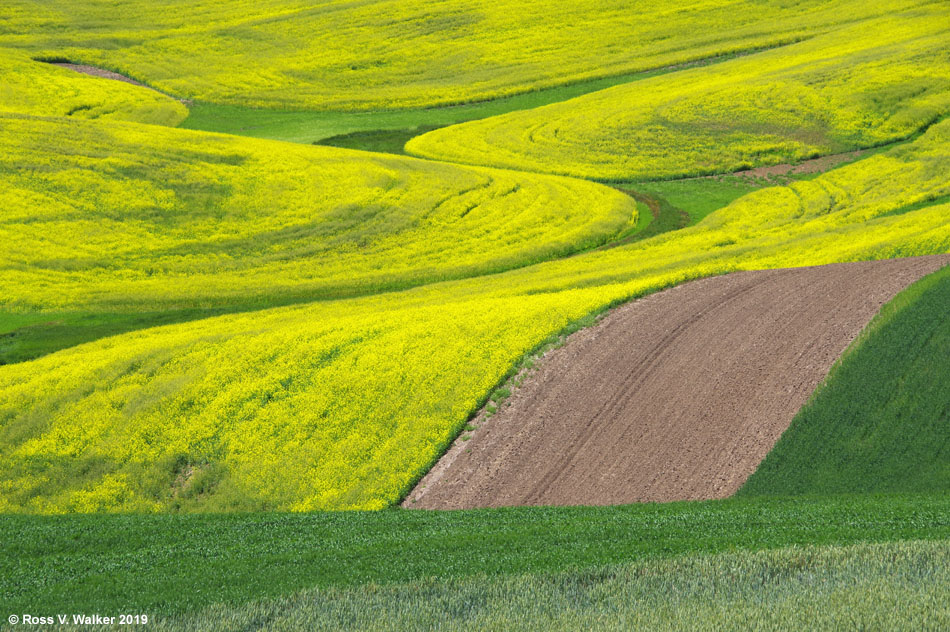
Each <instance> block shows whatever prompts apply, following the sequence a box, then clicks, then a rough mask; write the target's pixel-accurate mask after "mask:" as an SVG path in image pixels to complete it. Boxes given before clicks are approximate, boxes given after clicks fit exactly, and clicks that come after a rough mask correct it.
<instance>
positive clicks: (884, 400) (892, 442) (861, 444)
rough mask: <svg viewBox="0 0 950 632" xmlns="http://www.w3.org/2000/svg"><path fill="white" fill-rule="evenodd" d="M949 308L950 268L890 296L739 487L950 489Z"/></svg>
mask: <svg viewBox="0 0 950 632" xmlns="http://www.w3.org/2000/svg"><path fill="white" fill-rule="evenodd" d="M948 314H950V269H945V270H943V271H941V272H938V273H936V274H933V275H931V276H929V277H927V278H925V279H923V280H921V281H920V282H918V283H916V284H914V285H913V286H911V287H910V288H908V289H907V290H906V291H904V292H902V293H901V294H900V295H899V296H898V297H897V298H896V299H895V300H894V301H893V302H891V303H890V304H888V305H887V306H886V307H885V308H884V309H883V310H882V312H881V314H880V315H879V316H878V317H877V318H875V320H874V322H873V323H872V324H871V326H870V327H869V328H868V330H867V331H866V332H865V333H864V334H863V335H862V336H861V338H860V339H858V340H857V341H855V343H854V345H853V346H852V348H850V349H849V350H848V352H847V353H846V354H845V355H844V357H843V358H842V359H841V361H840V362H839V363H838V365H837V366H835V368H834V370H833V371H832V372H831V375H830V376H829V377H828V380H827V382H826V383H825V384H823V385H822V387H821V388H820V389H819V390H818V392H817V393H816V394H815V396H814V398H813V399H812V400H811V401H810V402H808V404H807V405H806V406H805V407H804V408H802V410H801V411H800V412H799V413H798V415H797V416H796V417H795V419H794V420H793V421H792V424H791V426H790V427H789V429H788V430H787V431H786V432H785V434H784V435H783V436H782V438H781V440H780V441H779V442H778V444H776V446H775V449H774V450H772V452H770V453H769V455H768V456H767V457H766V459H765V461H764V462H763V463H762V465H761V466H760V467H759V469H758V470H757V471H756V472H755V474H753V475H752V477H750V478H749V480H748V481H747V482H746V484H745V485H744V486H743V488H742V489H741V490H740V492H739V494H740V495H742V496H759V495H764V494H767V495H779V494H844V493H867V492H893V491H903V492H946V491H947V490H950V379H948V376H950V318H948Z"/></svg>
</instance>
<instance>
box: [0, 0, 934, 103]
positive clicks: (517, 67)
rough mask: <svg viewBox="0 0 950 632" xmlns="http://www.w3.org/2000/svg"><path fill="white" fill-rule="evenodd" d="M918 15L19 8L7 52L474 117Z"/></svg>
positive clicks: (524, 6) (701, 9) (221, 94)
mask: <svg viewBox="0 0 950 632" xmlns="http://www.w3.org/2000/svg"><path fill="white" fill-rule="evenodd" d="M914 4H917V3H916V2H913V1H912V0H902V1H900V2H882V1H880V0H877V1H873V2H855V1H854V0H836V1H834V2H822V1H819V0H806V1H805V2H797V3H795V4H792V5H789V4H788V3H786V2H782V1H780V0H769V1H768V2H760V1H751V0H692V1H690V2H687V3H678V4H677V5H676V6H675V7H670V8H669V9H662V8H659V7H657V6H656V5H642V6H640V5H632V4H631V3H629V2H627V1H626V0H580V1H578V2H573V3H571V4H568V5H566V4H564V3H563V2H557V1H556V0H543V1H537V2H530V3H519V4H518V5H517V6H516V7H512V6H511V5H510V4H508V3H498V2H494V1H492V0H449V1H447V2H439V3H432V2H428V1H426V0H379V1H374V2H367V1H359V2H352V1H350V0H328V1H326V2H321V3H319V4H317V5H313V4H312V3H302V2H299V1H297V0H261V1H259V2H254V3H247V2H239V1H236V0H230V1H226V2H222V1H220V0H200V1H197V2H196V1H194V0H173V1H170V2H162V3H159V4H156V3H154V2H150V1H148V0H132V1H129V2H123V3H122V8H121V19H117V9H116V5H115V3H114V2H111V1H108V0H92V1H89V2H69V1H64V0H57V1H47V2H36V1H35V0H7V1H6V2H5V3H4V7H3V22H2V28H0V46H6V47H16V48H19V49H21V50H23V51H24V52H26V53H27V54H29V55H34V56H44V57H58V58H67V59H70V60H72V61H77V62H83V63H88V64H93V65H97V66H102V67H106V68H109V69H111V70H116V71H119V72H121V73H122V74H125V75H128V76H131V77H133V78H136V79H139V80H141V81H144V82H145V83H148V84H149V85H154V86H156V87H158V88H161V89H162V90H164V91H166V92H168V93H170V94H174V95H177V96H180V97H188V98H193V99H197V100H200V101H204V102H210V103H219V104H231V105H245V106H248V105H249V106H263V107H268V108H282V109H302V110H329V109H333V110H341V109H346V110H353V109H358V110H380V109H393V108H408V107H423V106H432V105H445V104H451V103H464V102H471V101H479V100H485V99H488V98H494V97H501V96H506V95H512V94H518V93H523V92H527V91H530V90H534V89H538V88H546V87H551V86H558V85H564V84H568V83H573V82H577V81H583V80H587V79H592V78H597V77H604V76H610V75H622V74H628V73H631V72H638V71H643V70H649V69H653V68H659V67H663V66H667V65H671V64H678V63H682V62H687V61H693V60H697V59H702V58H707V57H712V56H716V55H722V54H728V53H733V52H737V51H742V50H750V49H755V48H762V47H766V46H772V45H776V44H780V43H787V42H791V41H797V40H799V39H802V38H804V37H808V36H811V35H814V34H815V33H820V32H822V31H824V30H827V29H829V28H832V27H834V26H836V25H839V24H847V23H854V22H856V21H860V20H861V19H864V18H867V17H869V16H875V15H887V14H888V13H890V12H892V11H895V10H898V9H900V8H906V7H908V6H913V5H914Z"/></svg>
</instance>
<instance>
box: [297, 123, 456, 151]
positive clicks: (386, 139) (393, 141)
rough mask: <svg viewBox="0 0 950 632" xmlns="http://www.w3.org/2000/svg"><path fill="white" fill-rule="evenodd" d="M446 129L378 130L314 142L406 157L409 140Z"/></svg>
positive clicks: (431, 127) (426, 127) (435, 127)
mask: <svg viewBox="0 0 950 632" xmlns="http://www.w3.org/2000/svg"><path fill="white" fill-rule="evenodd" d="M440 127H444V126H443V125H422V126H420V127H416V128H415V129H377V130H369V131H365V132H350V133H349V134H340V135H339V136H331V137H329V138H324V139H322V140H318V141H314V143H313V144H314V145H327V146H330V147H343V148H344V149H361V150H363V151H376V152H381V153H384V154H398V155H402V156H404V155H406V152H405V151H404V150H403V148H404V147H405V146H406V143H407V142H409V139H410V138H412V137H413V136H418V135H420V134H425V133H426V132H431V131H432V130H434V129H439V128H440Z"/></svg>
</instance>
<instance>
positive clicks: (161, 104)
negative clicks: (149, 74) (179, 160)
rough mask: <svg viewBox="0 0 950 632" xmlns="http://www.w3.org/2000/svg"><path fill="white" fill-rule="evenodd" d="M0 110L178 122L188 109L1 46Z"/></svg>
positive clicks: (130, 86) (140, 89)
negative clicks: (36, 59) (45, 62)
mask: <svg viewBox="0 0 950 632" xmlns="http://www.w3.org/2000/svg"><path fill="white" fill-rule="evenodd" d="M0 73H2V80H0V111H2V112H15V113H18V114H33V115H40V116H66V117H70V118H76V119H100V120H110V121H134V122H137V123H154V124H156V125H177V124H178V123H180V122H182V121H183V120H184V119H185V117H186V116H188V109H187V108H186V107H185V106H184V105H182V104H181V103H179V102H178V101H176V100H175V99H172V98H171V97H168V96H165V95H164V94H160V93H158V92H156V91H154V90H150V89H148V88H143V87H142V86H136V85H133V84H130V83H125V82H122V81H114V80H111V79H103V78H100V77H91V76H89V75H83V74H80V73H78V72H76V71H74V70H68V69H65V68H58V67H56V66H52V65H50V64H44V63H41V62H38V61H33V60H31V59H30V58H29V57H28V56H27V55H26V54H25V53H23V52H21V51H12V50H8V49H4V48H0Z"/></svg>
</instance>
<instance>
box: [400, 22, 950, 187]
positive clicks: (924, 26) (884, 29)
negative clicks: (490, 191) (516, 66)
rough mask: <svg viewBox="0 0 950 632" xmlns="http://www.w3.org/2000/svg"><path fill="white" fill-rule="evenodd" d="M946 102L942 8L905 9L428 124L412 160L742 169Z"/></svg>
mask: <svg viewBox="0 0 950 632" xmlns="http://www.w3.org/2000/svg"><path fill="white" fill-rule="evenodd" d="M948 111H950V12H948V10H947V7H946V5H942V4H932V5H929V6H928V7H924V8H920V9H915V10H911V11H907V12H905V13H901V14H896V15H893V16H891V17H887V18H881V19H877V20H873V21H867V22H863V23H860V24H858V25H855V26H848V27H844V28H840V29H837V30H834V31H832V32H830V33H827V34H825V35H821V36H818V37H815V38H813V39H810V40H808V41H804V42H800V43H797V44H794V45H790V46H786V47H783V48H781V49H778V50H772V51H766V52H762V53H758V54H755V55H750V56H747V57H742V58H740V59H734V60H731V61H728V62H723V63H721V64H716V65H713V66H707V67H702V68H696V69H692V70H685V71H682V72H677V73H675V74H670V75H663V76H659V77H654V78H652V79H646V80H643V81H637V82H633V83H629V84H623V85H619V86H615V87H613V88H608V89H606V90H601V91H599V92H594V93H591V94H588V95H585V96H581V97H577V98H575V99H571V100H568V101H564V102H561V103H555V104H552V105H548V106H544V107H540V108H536V109H533V110H524V111H520V112H513V113H509V114H504V115H500V116H496V117H491V118H487V119H483V120H480V121H472V122H469V123H462V124H459V125H455V126H450V127H446V128H442V129H439V130H435V131H432V132H429V133H427V134H424V135H422V136H418V137H416V138H413V139H412V140H410V141H409V142H408V143H407V145H406V151H408V152H409V153H411V154H414V155H418V156H425V157H429V158H435V159H439V160H450V161H453V162H460V163H467V164H485V165H493V166H504V167H510V168H516V169H526V170H530V171H538V172H544V173H560V174H567V175H574V176H580V177H586V178H594V179H600V180H624V179H659V178H673V177H680V176H687V175H702V174H709V173H722V172H729V171H737V170H742V169H748V168H751V167H755V166H759V165H768V164H777V163H786V162H794V161H798V160H802V159H805V158H811V157H815V156H818V155H825V154H833V153H837V152H842V151H846V150H851V149H855V148H858V147H868V146H874V145H880V144H883V143H886V142H889V141H893V140H897V139H902V138H906V137H908V136H910V135H912V134H913V133H914V132H916V131H918V130H919V129H921V128H923V127H925V126H926V125H928V124H930V123H932V122H933V121H934V120H936V119H937V118H939V117H940V116H941V115H943V114H945V113H947V112H948Z"/></svg>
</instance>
